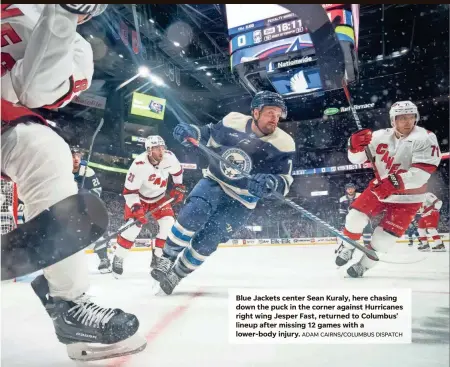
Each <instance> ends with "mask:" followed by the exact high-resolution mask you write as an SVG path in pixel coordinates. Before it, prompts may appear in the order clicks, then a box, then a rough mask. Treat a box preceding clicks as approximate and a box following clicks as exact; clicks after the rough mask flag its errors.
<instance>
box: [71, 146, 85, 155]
mask: <svg viewBox="0 0 450 367" xmlns="http://www.w3.org/2000/svg"><path fill="white" fill-rule="evenodd" d="M70 153H72V155H74V154H80V155H83V153H82V152H81V150H80V148H78V147H71V148H70Z"/></svg>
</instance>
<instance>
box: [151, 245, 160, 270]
mask: <svg viewBox="0 0 450 367" xmlns="http://www.w3.org/2000/svg"><path fill="white" fill-rule="evenodd" d="M158 250H159V252H162V251H161V249H159V248H158ZM161 256H162V253H161V254H157V251H156V249H155V248H152V262H151V263H150V268H151V269H155V268H157V267H158V262H159V260H160V259H161Z"/></svg>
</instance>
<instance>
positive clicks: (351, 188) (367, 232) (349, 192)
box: [337, 183, 372, 251]
mask: <svg viewBox="0 0 450 367" xmlns="http://www.w3.org/2000/svg"><path fill="white" fill-rule="evenodd" d="M359 195H361V193H359V192H356V186H355V184H354V183H348V184H346V185H345V195H344V196H342V197H341V198H340V199H339V217H340V219H341V227H342V228H344V226H345V217H346V216H347V214H348V212H349V211H350V205H352V203H353V202H354V201H355V199H356V198H357V197H358V196H359ZM371 238H372V224H371V221H369V223H367V226H365V227H364V230H363V241H364V245H365V246H369V245H370V240H371ZM337 251H339V249H338V250H337Z"/></svg>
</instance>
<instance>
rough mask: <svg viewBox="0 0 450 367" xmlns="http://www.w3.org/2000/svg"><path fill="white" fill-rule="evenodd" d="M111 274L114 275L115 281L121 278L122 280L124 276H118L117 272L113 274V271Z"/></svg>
mask: <svg viewBox="0 0 450 367" xmlns="http://www.w3.org/2000/svg"><path fill="white" fill-rule="evenodd" d="M111 273H112V275H113V277H114V278H115V279H120V278H122V275H123V274H117V273H115V272H113V271H111Z"/></svg>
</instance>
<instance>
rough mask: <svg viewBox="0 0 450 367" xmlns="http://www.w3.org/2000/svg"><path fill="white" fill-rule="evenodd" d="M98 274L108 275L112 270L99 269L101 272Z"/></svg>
mask: <svg viewBox="0 0 450 367" xmlns="http://www.w3.org/2000/svg"><path fill="white" fill-rule="evenodd" d="M99 272H100V274H109V273H111V272H112V270H111V269H101V270H99Z"/></svg>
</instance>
